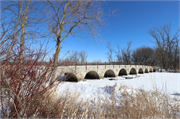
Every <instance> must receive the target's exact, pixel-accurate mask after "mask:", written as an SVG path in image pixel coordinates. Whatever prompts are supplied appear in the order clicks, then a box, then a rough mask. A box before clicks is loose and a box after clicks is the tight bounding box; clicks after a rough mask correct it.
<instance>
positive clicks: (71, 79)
mask: <svg viewBox="0 0 180 119" xmlns="http://www.w3.org/2000/svg"><path fill="white" fill-rule="evenodd" d="M59 79H60V80H62V81H67V82H78V79H77V77H76V76H75V75H74V74H73V73H65V74H64V76H61V77H60V78H59Z"/></svg>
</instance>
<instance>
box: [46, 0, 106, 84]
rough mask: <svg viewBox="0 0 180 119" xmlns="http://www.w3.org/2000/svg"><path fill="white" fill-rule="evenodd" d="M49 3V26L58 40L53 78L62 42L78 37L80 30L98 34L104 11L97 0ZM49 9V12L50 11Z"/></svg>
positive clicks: (48, 1) (69, 0)
mask: <svg viewBox="0 0 180 119" xmlns="http://www.w3.org/2000/svg"><path fill="white" fill-rule="evenodd" d="M46 3H47V5H48V11H50V13H49V14H48V16H49V19H48V21H49V26H48V29H49V30H50V31H51V33H52V35H53V37H54V39H55V41H56V51H55V54H54V72H53V74H52V80H51V81H53V80H54V79H55V73H56V69H57V68H56V67H57V62H58V58H59V53H60V51H61V43H62V42H63V41H64V40H65V39H66V38H67V37H68V36H73V37H77V34H76V33H77V31H78V30H82V31H84V30H89V31H90V33H91V34H92V35H94V36H95V35H97V34H96V33H98V32H96V31H95V30H96V28H99V27H101V25H102V19H101V16H102V15H103V14H102V11H101V9H100V7H99V5H98V4H97V2H96V1H93V0H87V1H74V0H55V1H50V0H47V1H46ZM48 11H47V12H48Z"/></svg>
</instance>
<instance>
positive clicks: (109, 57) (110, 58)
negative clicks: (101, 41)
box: [106, 42, 113, 62]
mask: <svg viewBox="0 0 180 119" xmlns="http://www.w3.org/2000/svg"><path fill="white" fill-rule="evenodd" d="M106 47H107V48H108V50H109V51H108V52H107V58H108V62H112V61H113V57H112V54H113V49H112V48H111V44H110V43H109V42H108V43H107V45H106Z"/></svg>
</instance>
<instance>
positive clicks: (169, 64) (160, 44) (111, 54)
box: [106, 24, 180, 70]
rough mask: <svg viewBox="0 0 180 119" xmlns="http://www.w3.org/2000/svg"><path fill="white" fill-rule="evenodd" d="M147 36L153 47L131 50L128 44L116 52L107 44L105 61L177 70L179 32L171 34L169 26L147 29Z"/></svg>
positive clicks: (129, 43)
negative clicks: (149, 37) (150, 39)
mask: <svg viewBox="0 0 180 119" xmlns="http://www.w3.org/2000/svg"><path fill="white" fill-rule="evenodd" d="M148 34H149V35H151V36H152V38H153V40H152V42H154V44H155V46H154V47H153V48H152V47H148V46H141V47H138V48H135V49H131V44H132V42H131V41H130V42H128V43H127V46H126V47H125V48H120V47H119V45H118V44H117V50H114V49H113V48H112V47H111V44H110V43H107V45H106V47H107V48H108V52H107V59H108V61H109V62H112V61H118V62H125V63H126V64H130V63H131V62H132V63H136V64H151V65H156V66H159V67H161V68H164V69H166V70H167V69H179V58H180V56H179V50H180V48H179V40H178V38H179V30H178V31H177V32H176V33H174V34H173V33H172V28H171V24H165V25H163V26H160V27H153V28H152V29H149V31H148Z"/></svg>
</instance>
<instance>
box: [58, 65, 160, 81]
mask: <svg viewBox="0 0 180 119" xmlns="http://www.w3.org/2000/svg"><path fill="white" fill-rule="evenodd" d="M156 70H157V67H156V66H147V65H97V64H96V65H87V64H86V65H84V66H76V65H75V66H59V67H57V73H56V76H59V77H60V76H61V75H62V74H65V75H67V74H69V75H68V76H70V77H69V79H67V80H68V81H73V82H74V81H75V82H77V81H81V80H84V79H101V78H104V77H116V76H122V75H131V74H138V73H139V74H143V73H149V72H155V71H156Z"/></svg>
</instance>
